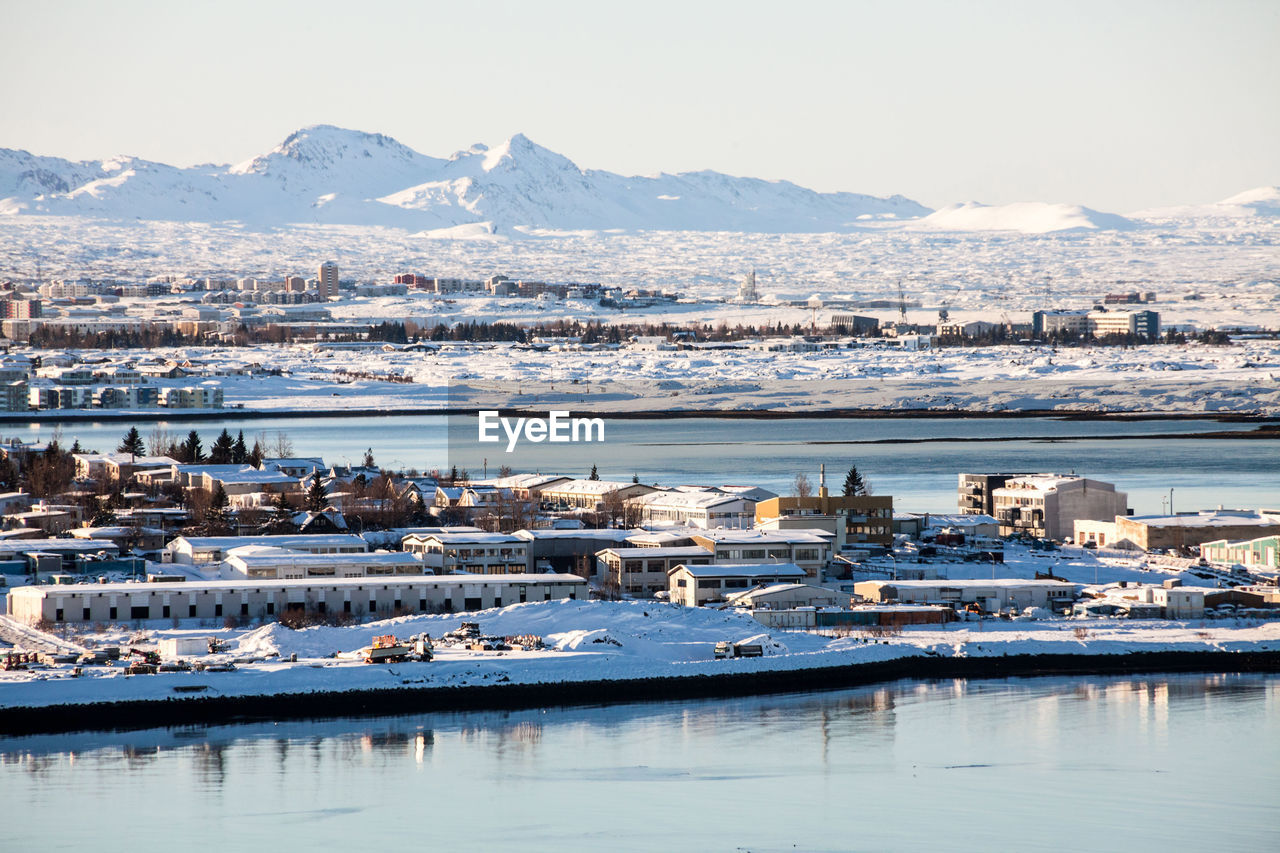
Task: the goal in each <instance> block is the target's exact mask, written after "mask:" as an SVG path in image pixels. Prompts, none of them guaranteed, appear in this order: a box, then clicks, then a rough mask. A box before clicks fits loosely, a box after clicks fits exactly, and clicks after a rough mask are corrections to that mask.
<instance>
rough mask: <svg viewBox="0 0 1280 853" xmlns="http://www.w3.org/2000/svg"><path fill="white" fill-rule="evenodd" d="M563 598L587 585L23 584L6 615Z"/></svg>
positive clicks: (427, 605) (561, 578) (498, 579)
mask: <svg viewBox="0 0 1280 853" xmlns="http://www.w3.org/2000/svg"><path fill="white" fill-rule="evenodd" d="M562 598H571V599H586V598H587V581H586V579H585V578H580V577H578V576H576V575H564V574H522V575H485V576H479V575H450V576H444V577H440V576H435V575H425V576H423V575H418V576H416V577H396V578H376V579H375V578H333V579H329V580H317V579H312V578H306V579H301V580H259V581H254V580H218V581H190V582H187V581H183V582H171V583H113V584H76V585H58V586H23V587H17V588H15V589H13V590H12V591H11V592H10V593H9V594H8V608H9V609H8V613H9V615H10V616H11V617H13V618H14V619H18V620H21V621H24V622H27V623H28V624H36V623H38V622H41V621H42V620H43V621H47V622H54V623H68V622H81V623H83V622H116V621H135V620H144V619H179V620H182V619H197V620H210V619H226V618H228V617H234V618H241V619H271V618H273V617H276V616H279V615H281V614H283V613H285V612H286V611H288V610H291V609H293V610H305V611H310V612H314V613H347V614H351V615H352V616H353V617H360V616H364V615H366V614H368V615H374V614H378V615H386V616H390V615H391V614H393V613H396V612H418V613H436V612H456V611H469V610H482V609H485V608H490V607H502V606H503V605H505V604H514V603H516V602H523V601H550V600H553V599H562Z"/></svg>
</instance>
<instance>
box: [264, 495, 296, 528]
mask: <svg viewBox="0 0 1280 853" xmlns="http://www.w3.org/2000/svg"><path fill="white" fill-rule="evenodd" d="M267 528H268V529H269V530H270V531H271V532H272V533H288V532H290V531H292V530H294V529H295V528H294V526H293V507H291V506H289V502H288V501H287V500H285V497H284V495H283V494H280V495H277V496H276V504H275V511H274V512H272V513H271V518H270V520H268V521H267Z"/></svg>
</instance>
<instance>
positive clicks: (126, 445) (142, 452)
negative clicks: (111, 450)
mask: <svg viewBox="0 0 1280 853" xmlns="http://www.w3.org/2000/svg"><path fill="white" fill-rule="evenodd" d="M116 450H117V451H118V452H120V453H131V454H133V455H134V456H146V455H147V448H146V445H144V444H143V443H142V433H140V432H138V428H137V427H136V426H135V427H129V431H128V432H126V433H125V434H124V440H123V441H121V442H120V446H119V447H117V448H116Z"/></svg>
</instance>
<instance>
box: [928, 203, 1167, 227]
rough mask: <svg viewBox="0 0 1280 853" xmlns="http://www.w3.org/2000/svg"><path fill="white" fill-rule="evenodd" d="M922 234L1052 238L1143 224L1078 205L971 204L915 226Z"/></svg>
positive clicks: (940, 212)
mask: <svg viewBox="0 0 1280 853" xmlns="http://www.w3.org/2000/svg"><path fill="white" fill-rule="evenodd" d="M910 227H911V228H913V229H918V230H921V231H1018V232H1021V233H1023V234H1048V233H1050V232H1056V231H1100V230H1106V231H1131V230H1133V229H1135V228H1141V227H1142V226H1141V224H1140V223H1137V222H1134V221H1133V220H1132V219H1126V218H1125V217H1123V216H1117V215H1116V214H1114V213H1101V212H1099V211H1096V210H1093V209H1091V208H1088V207H1081V206H1080V205H1077V204H1047V203H1045V202H1039V201H1024V202H1015V203H1013V204H1000V205H987V204H978V203H977V202H969V203H968V204H957V205H952V206H951V207H944V208H943V209H941V210H938V211H935V212H934V213H931V214H929V215H928V216H926V217H924V218H923V219H921V220H920V221H919V222H915V223H912V225H911V226H910Z"/></svg>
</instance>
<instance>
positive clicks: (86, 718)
mask: <svg viewBox="0 0 1280 853" xmlns="http://www.w3.org/2000/svg"><path fill="white" fill-rule="evenodd" d="M1186 672H1210V673H1223V674H1228V673H1245V672H1249V673H1257V672H1264V673H1271V672H1280V651H1236V652H1231V651H1156V652H1130V653H1125V654H1117V655H1107V654H1100V655H1079V654H1040V655H1009V656H1000V657H945V658H944V657H933V656H924V657H919V656H910V657H904V658H895V659H892V660H885V661H873V662H867V663H856V664H843V665H839V666H828V667H815V668H812V669H781V670H766V671H758V672H750V673H717V674H712V675H690V676H669V677H657V678H637V679H623V680H608V679H593V680H585V681H562V682H547V683H536V684H490V685H478V686H464V687H424V688H392V689H385V688H378V689H368V690H347V691H319V692H296V693H279V694H268V695H258V696H253V695H249V696H212V697H199V698H176V697H172V696H170V697H166V698H164V699H148V700H128V701H120V702H98V703H81V704H64V705H41V706H31V705H27V706H13V707H0V729H2V730H3V731H5V732H6V733H8V734H11V735H15V736H27V735H34V734H58V733H70V732H80V731H131V730H143V729H150V728H156V725H155V723H156V722H157V721H158V720H159V719H163V722H164V727H175V726H184V725H199V724H213V723H219V724H225V723H249V722H264V721H272V720H313V719H331V718H337V717H379V716H388V715H396V714H410V713H423V712H434V711H441V712H444V711H462V710H475V711H479V710H486V711H491V710H520V709H529V708H539V707H574V706H607V705H614V704H623V703H630V702H659V701H671V700H673V699H690V700H698V699H715V698H734V697H742V696H758V695H768V694H776V693H792V692H814V691H826V690H839V689H846V688H851V687H862V686H868V685H872V684H882V683H887V682H893V681H900V680H903V679H913V680H934V679H956V678H964V679H999V678H1015V677H1018V678H1028V677H1048V676H1090V675H1139V674H1154V673H1186Z"/></svg>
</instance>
